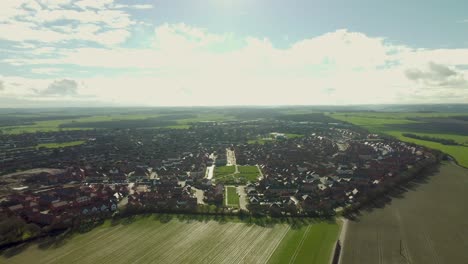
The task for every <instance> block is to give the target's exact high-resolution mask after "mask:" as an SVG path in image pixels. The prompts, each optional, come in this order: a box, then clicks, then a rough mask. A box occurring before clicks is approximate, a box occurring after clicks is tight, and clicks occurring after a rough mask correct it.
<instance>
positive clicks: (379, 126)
mask: <svg viewBox="0 0 468 264" xmlns="http://www.w3.org/2000/svg"><path fill="white" fill-rule="evenodd" d="M461 115H462V114H459V113H374V112H372V113H336V114H331V115H330V116H331V117H333V118H335V119H338V120H342V121H346V122H349V123H352V124H354V125H357V126H361V127H364V128H366V129H367V130H369V131H370V132H372V133H383V134H387V135H390V136H393V137H395V138H397V139H399V140H401V141H405V142H410V143H415V144H418V145H421V146H426V147H429V148H433V149H437V150H440V151H442V152H445V153H447V154H449V155H451V156H452V157H454V158H455V159H456V160H457V162H458V163H459V164H460V165H462V166H464V167H468V133H467V134H466V135H459V134H456V133H453V134H452V133H447V132H446V133H439V132H436V131H421V130H417V131H415V130H412V129H410V128H408V129H404V128H402V129H397V128H396V127H395V125H405V124H421V123H422V122H420V121H417V120H415V119H417V118H439V119H443V118H450V117H453V116H461ZM403 133H412V134H416V135H420V136H430V137H435V138H443V139H452V140H454V141H456V142H457V143H459V144H461V145H459V146H450V145H443V144H440V143H437V142H432V141H426V140H420V139H414V138H409V137H405V136H403Z"/></svg>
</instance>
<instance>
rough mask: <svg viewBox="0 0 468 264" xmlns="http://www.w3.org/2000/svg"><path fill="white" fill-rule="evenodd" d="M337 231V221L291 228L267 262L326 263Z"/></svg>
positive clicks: (338, 229) (330, 254)
mask: <svg viewBox="0 0 468 264" xmlns="http://www.w3.org/2000/svg"><path fill="white" fill-rule="evenodd" d="M339 231H340V227H339V225H338V224H337V223H329V222H318V223H314V224H311V225H306V226H302V227H300V228H298V229H293V228H291V229H290V230H289V231H288V233H287V234H286V236H285V237H284V238H283V240H282V241H281V243H280V244H279V246H278V248H277V249H276V251H275V253H274V254H273V255H272V256H271V258H270V260H269V261H268V263H269V264H282V263H310V264H328V263H330V257H331V256H332V250H333V248H334V245H335V243H336V241H337V239H338V235H339Z"/></svg>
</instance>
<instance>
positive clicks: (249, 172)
mask: <svg viewBox="0 0 468 264" xmlns="http://www.w3.org/2000/svg"><path fill="white" fill-rule="evenodd" d="M237 168H238V170H239V174H236V176H237V177H239V178H244V179H245V180H247V181H251V182H254V181H256V180H257V179H258V176H259V174H260V173H259V171H258V167H257V166H237Z"/></svg>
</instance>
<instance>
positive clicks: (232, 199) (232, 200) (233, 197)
mask: <svg viewBox="0 0 468 264" xmlns="http://www.w3.org/2000/svg"><path fill="white" fill-rule="evenodd" d="M225 195H226V197H227V201H226V205H227V206H231V207H239V195H238V194H237V190H236V187H234V186H227V187H226V194H225Z"/></svg>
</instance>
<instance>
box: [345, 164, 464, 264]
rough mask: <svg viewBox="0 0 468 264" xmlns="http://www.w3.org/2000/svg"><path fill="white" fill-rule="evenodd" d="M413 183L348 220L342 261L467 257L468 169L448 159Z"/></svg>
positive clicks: (424, 260) (429, 262)
mask: <svg viewBox="0 0 468 264" xmlns="http://www.w3.org/2000/svg"><path fill="white" fill-rule="evenodd" d="M408 189H409V191H408V192H406V193H403V194H402V195H401V197H398V198H393V199H392V201H391V202H390V204H387V205H386V206H385V207H383V208H378V209H374V210H372V211H371V212H363V213H362V216H359V217H358V221H350V222H349V224H348V229H347V230H348V231H347V234H346V239H345V244H344V248H343V249H344V251H343V259H342V263H350V264H353V263H356V264H358V263H359V264H360V263H427V264H432V263H466V261H467V260H468V258H467V253H466V249H467V248H468V222H467V217H468V210H465V209H462V208H466V201H468V192H467V191H466V190H468V170H467V169H463V168H461V167H459V166H456V165H454V164H449V163H444V164H443V165H442V166H441V167H440V170H439V172H437V173H436V174H435V175H433V176H430V177H428V178H427V179H425V180H424V181H422V182H421V181H418V182H414V183H413V184H412V185H410V186H409V187H408ZM400 241H401V243H402V254H401V255H400Z"/></svg>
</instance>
